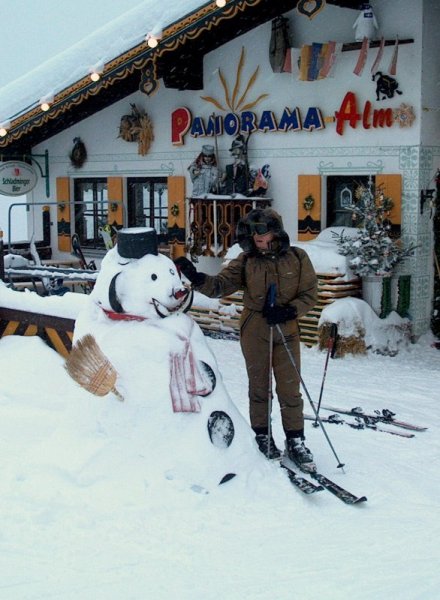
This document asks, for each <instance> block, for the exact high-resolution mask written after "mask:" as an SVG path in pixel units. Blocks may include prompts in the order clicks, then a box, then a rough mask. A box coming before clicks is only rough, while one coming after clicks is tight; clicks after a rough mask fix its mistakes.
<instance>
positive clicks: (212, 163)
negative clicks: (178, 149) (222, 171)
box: [188, 145, 219, 196]
mask: <svg viewBox="0 0 440 600" xmlns="http://www.w3.org/2000/svg"><path fill="white" fill-rule="evenodd" d="M188 171H189V174H190V177H191V181H192V184H193V190H192V195H193V196H203V195H204V194H218V193H219V189H218V188H219V170H218V167H217V159H216V156H215V152H214V146H209V145H204V146H202V151H201V153H200V154H199V155H198V157H197V158H196V159H195V160H194V161H193V162H192V163H191V164H190V166H189V167H188Z"/></svg>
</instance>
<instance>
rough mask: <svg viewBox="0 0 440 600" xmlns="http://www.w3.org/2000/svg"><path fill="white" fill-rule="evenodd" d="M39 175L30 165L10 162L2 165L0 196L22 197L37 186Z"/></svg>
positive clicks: (0, 170) (0, 165)
mask: <svg viewBox="0 0 440 600" xmlns="http://www.w3.org/2000/svg"><path fill="white" fill-rule="evenodd" d="M37 181H38V178H37V173H36V172H35V169H34V168H33V167H32V165H28V163H25V162H22V161H18V160H10V161H7V162H4V163H0V194H3V196H22V195H24V194H27V193H28V192H30V191H31V190H33V189H34V187H35V186H36V185H37Z"/></svg>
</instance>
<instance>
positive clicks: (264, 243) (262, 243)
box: [254, 231, 273, 250]
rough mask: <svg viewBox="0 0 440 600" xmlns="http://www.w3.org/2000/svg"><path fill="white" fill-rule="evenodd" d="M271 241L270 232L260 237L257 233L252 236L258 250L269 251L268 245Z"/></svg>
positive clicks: (271, 233) (271, 235)
mask: <svg viewBox="0 0 440 600" xmlns="http://www.w3.org/2000/svg"><path fill="white" fill-rule="evenodd" d="M272 241H273V232H272V231H268V232H267V233H263V234H261V235H259V234H258V233H256V234H255V235H254V243H255V245H256V247H257V248H258V249H259V250H270V245H271V243H272Z"/></svg>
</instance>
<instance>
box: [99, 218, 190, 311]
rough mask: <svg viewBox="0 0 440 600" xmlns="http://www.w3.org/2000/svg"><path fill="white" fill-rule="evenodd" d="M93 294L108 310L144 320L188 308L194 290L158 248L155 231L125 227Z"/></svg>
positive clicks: (120, 232) (109, 253) (106, 258)
mask: <svg viewBox="0 0 440 600" xmlns="http://www.w3.org/2000/svg"><path fill="white" fill-rule="evenodd" d="M92 296H93V299H94V301H95V302H97V304H99V305H100V306H101V308H103V309H104V310H105V311H110V312H111V313H113V314H116V315H120V316H121V318H123V317H124V315H127V316H128V317H129V316H135V317H140V318H144V319H154V318H164V317H167V316H168V315H170V314H173V313H175V312H177V311H183V310H188V308H189V307H190V305H191V300H192V293H191V292H190V289H189V288H188V287H186V286H184V285H183V284H182V281H181V279H180V275H179V273H178V271H177V269H176V267H175V265H174V263H173V261H172V260H170V259H169V258H168V257H167V256H164V255H163V254H159V253H158V250H157V235H156V231H155V230H154V229H152V228H149V227H143V228H140V227H136V228H131V229H122V230H120V231H119V232H118V242H117V245H116V246H115V247H114V248H113V249H112V250H110V251H109V252H108V253H107V255H106V256H105V258H104V260H103V261H102V265H101V271H100V273H99V276H98V279H97V281H96V284H95V287H94V290H93V292H92Z"/></svg>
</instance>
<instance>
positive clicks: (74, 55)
mask: <svg viewBox="0 0 440 600" xmlns="http://www.w3.org/2000/svg"><path fill="white" fill-rule="evenodd" d="M205 4H207V2H206V0H205V1H201V0H184V1H182V0H166V2H161V1H160V0H145V1H144V2H143V3H142V4H139V5H138V6H136V7H134V8H132V9H131V10H129V11H127V12H126V13H124V14H123V15H121V16H120V17H118V18H117V19H114V20H113V21H111V22H110V23H108V24H106V25H105V26H103V27H101V28H99V29H98V30H96V31H95V32H94V33H92V34H90V35H88V36H87V37H85V38H84V39H83V40H81V41H80V42H78V43H77V44H75V45H73V46H71V47H70V48H68V49H67V50H64V51H63V52H61V53H60V54H58V55H56V56H54V57H53V58H51V59H50V60H48V61H46V62H44V63H42V64H41V65H40V66H38V67H37V68H36V69H34V70H32V71H30V72H29V73H28V74H26V75H23V76H22V77H19V78H18V79H16V80H14V81H12V82H11V83H9V84H8V85H6V86H4V87H3V88H2V89H0V111H1V112H0V123H1V124H4V123H7V122H9V121H11V120H12V119H14V118H16V117H18V116H20V115H22V114H23V113H25V112H27V111H28V110H30V109H31V108H34V107H35V106H37V104H38V103H39V101H40V99H41V98H44V97H47V96H52V95H55V94H56V93H58V92H60V91H61V90H64V89H65V88H67V87H69V86H70V85H72V84H73V83H75V82H76V81H79V80H80V79H82V78H83V77H85V76H87V75H88V74H89V73H90V71H91V70H92V69H93V68H94V67H97V66H98V65H103V64H105V63H107V62H109V61H110V60H112V59H114V58H115V57H117V56H119V55H120V54H122V53H124V52H126V51H127V50H130V49H131V48H134V47H135V46H136V45H138V44H140V43H142V42H143V41H144V40H145V38H146V36H147V34H148V33H156V34H157V33H159V32H160V31H161V30H162V29H164V28H165V27H167V26H169V25H171V24H172V23H174V22H175V21H178V20H180V19H181V18H182V17H184V16H185V15H187V14H189V13H191V12H193V11H195V10H197V9H198V8H200V7H201V6H203V5H205ZM43 43H44V42H43Z"/></svg>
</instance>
